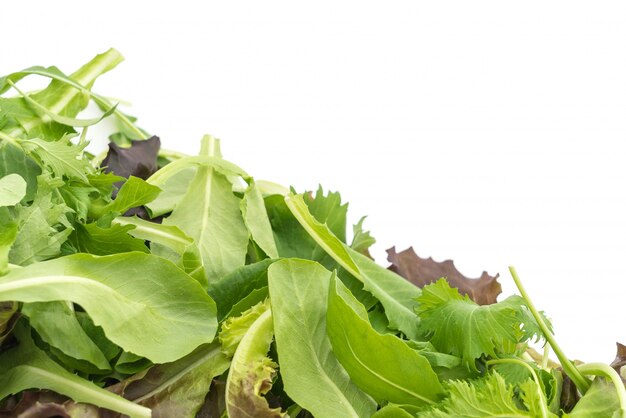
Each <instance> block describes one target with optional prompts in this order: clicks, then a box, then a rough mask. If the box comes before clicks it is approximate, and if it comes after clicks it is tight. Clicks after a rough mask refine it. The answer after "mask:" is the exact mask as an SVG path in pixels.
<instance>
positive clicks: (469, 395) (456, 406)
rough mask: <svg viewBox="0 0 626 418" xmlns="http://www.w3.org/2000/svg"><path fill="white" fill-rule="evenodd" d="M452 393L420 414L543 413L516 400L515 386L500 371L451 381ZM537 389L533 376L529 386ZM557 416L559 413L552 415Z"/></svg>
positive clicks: (476, 417)
mask: <svg viewBox="0 0 626 418" xmlns="http://www.w3.org/2000/svg"><path fill="white" fill-rule="evenodd" d="M533 385H534V386H533ZM447 386H448V391H449V397H448V398H446V399H445V400H444V401H443V402H441V403H440V404H439V405H437V408H436V409H432V410H430V411H425V412H422V413H421V414H420V415H419V416H420V418H448V417H464V418H484V417H520V418H521V417H534V418H536V417H541V416H542V412H541V410H538V409H532V410H526V409H524V408H522V407H520V406H519V403H518V402H516V400H517V398H516V396H515V391H514V389H515V388H514V386H512V385H507V384H506V382H505V380H504V379H503V378H502V376H500V375H499V374H498V373H495V372H494V373H490V374H489V375H487V376H486V377H484V378H482V379H478V380H473V381H460V380H457V381H452V382H450V383H449V384H448V385H447ZM531 387H532V389H533V390H536V389H537V386H536V383H534V382H533V381H532V380H531V381H529V383H528V385H527V386H525V388H526V390H529V389H530V388H531ZM549 416H550V417H553V416H554V417H556V415H552V414H550V415H549Z"/></svg>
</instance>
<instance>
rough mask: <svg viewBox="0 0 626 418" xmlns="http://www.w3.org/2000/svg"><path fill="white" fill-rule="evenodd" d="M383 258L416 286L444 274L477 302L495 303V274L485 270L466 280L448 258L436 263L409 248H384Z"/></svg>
mask: <svg viewBox="0 0 626 418" xmlns="http://www.w3.org/2000/svg"><path fill="white" fill-rule="evenodd" d="M387 260H389V262H390V263H391V266H390V267H389V269H390V270H392V271H394V272H396V273H398V274H399V275H400V276H402V277H404V278H405V279H407V280H408V281H410V282H411V283H413V284H415V285H416V286H417V287H420V288H421V287H424V286H426V285H428V284H430V283H433V282H435V281H437V280H439V279H440V278H442V277H444V278H445V279H446V280H447V281H448V283H450V286H452V287H456V288H457V289H459V292H460V293H461V294H463V295H468V296H469V297H470V298H471V299H472V300H473V301H474V302H476V303H478V304H479V305H488V304H491V303H496V300H497V297H498V295H499V294H500V293H501V292H502V286H500V283H498V275H497V274H496V275H495V276H490V275H489V274H487V272H486V271H483V273H482V275H481V276H480V277H479V278H478V279H470V278H467V277H465V276H464V275H462V274H461V273H460V272H459V271H458V270H457V269H456V267H455V266H454V262H453V261H452V260H445V261H442V262H437V261H435V260H433V259H432V257H429V258H421V257H419V256H418V255H417V254H415V251H413V248H408V249H406V250H404V251H401V252H399V253H398V252H396V248H395V247H392V248H390V249H388V250H387Z"/></svg>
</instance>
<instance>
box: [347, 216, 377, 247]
mask: <svg viewBox="0 0 626 418" xmlns="http://www.w3.org/2000/svg"><path fill="white" fill-rule="evenodd" d="M364 221H365V216H363V217H362V218H361V219H360V220H359V222H357V223H356V224H355V225H354V226H353V227H352V233H353V236H352V243H351V244H350V248H352V249H353V250H354V251H356V252H357V253H361V254H365V255H368V254H369V248H370V247H371V246H372V245H374V244H375V243H376V239H375V238H374V237H372V235H371V234H370V231H365V230H363V222H364Z"/></svg>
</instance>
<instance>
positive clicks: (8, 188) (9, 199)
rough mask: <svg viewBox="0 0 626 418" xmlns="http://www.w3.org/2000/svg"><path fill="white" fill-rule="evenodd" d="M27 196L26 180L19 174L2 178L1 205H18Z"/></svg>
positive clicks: (0, 187) (0, 179)
mask: <svg viewBox="0 0 626 418" xmlns="http://www.w3.org/2000/svg"><path fill="white" fill-rule="evenodd" d="M24 196H26V181H25V180H24V179H23V178H22V176H20V175H19V174H8V175H6V176H4V177H2V178H0V206H13V205H17V204H18V203H19V202H20V200H22V199H23V198H24Z"/></svg>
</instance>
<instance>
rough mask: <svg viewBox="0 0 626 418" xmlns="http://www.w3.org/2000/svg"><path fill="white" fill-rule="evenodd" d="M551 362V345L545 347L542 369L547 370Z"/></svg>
mask: <svg viewBox="0 0 626 418" xmlns="http://www.w3.org/2000/svg"><path fill="white" fill-rule="evenodd" d="M549 361H550V344H546V345H544V346H543V358H542V359H541V368H542V369H547V368H548V362H549Z"/></svg>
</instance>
